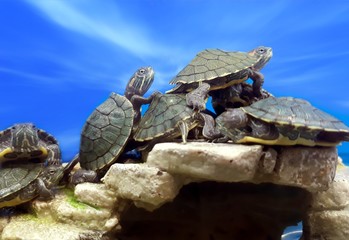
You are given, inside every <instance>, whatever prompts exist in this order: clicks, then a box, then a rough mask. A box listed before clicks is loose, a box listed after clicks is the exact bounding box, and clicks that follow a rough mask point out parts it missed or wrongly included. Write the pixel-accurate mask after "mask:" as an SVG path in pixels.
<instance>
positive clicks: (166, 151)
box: [147, 142, 262, 182]
mask: <svg viewBox="0 0 349 240" xmlns="http://www.w3.org/2000/svg"><path fill="white" fill-rule="evenodd" d="M261 155H262V146H261V145H241V144H221V143H203V142H190V143H187V144H183V143H159V144H156V145H155V146H154V148H153V150H152V151H151V152H150V153H149V155H148V158H147V164H148V165H150V166H155V167H158V168H160V169H162V170H164V171H166V172H169V173H172V174H180V175H184V176H186V177H188V178H193V179H204V180H214V181H224V182H239V181H246V180H251V179H252V178H253V176H254V174H255V172H256V170H257V166H258V162H259V159H260V157H261Z"/></svg>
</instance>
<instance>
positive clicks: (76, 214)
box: [32, 190, 119, 231]
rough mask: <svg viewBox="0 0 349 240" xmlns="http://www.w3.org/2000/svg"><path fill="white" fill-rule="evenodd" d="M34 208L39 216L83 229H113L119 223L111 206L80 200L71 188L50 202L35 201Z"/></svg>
mask: <svg viewBox="0 0 349 240" xmlns="http://www.w3.org/2000/svg"><path fill="white" fill-rule="evenodd" d="M96 198H98V197H97V196H96ZM32 209H33V211H34V212H35V213H36V215H37V216H40V217H42V218H45V217H46V218H50V219H51V220H52V221H56V222H60V223H65V224H68V225H75V226H78V227H80V228H82V229H89V230H100V231H111V230H115V229H116V228H117V225H118V223H119V221H118V218H117V216H116V213H114V212H113V211H111V210H110V209H109V208H101V207H95V206H92V205H89V204H86V203H83V202H79V201H78V200H77V199H76V198H75V196H74V195H73V193H72V192H70V191H69V190H66V191H65V192H60V193H59V194H57V195H56V197H55V198H54V199H53V200H51V201H48V202H41V201H38V200H35V201H33V203H32Z"/></svg>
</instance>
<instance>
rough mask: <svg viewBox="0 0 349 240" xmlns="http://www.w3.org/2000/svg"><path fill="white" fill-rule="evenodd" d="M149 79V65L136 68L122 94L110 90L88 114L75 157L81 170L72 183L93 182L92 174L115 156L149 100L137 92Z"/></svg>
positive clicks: (146, 86) (108, 163) (103, 168)
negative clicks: (106, 97)
mask: <svg viewBox="0 0 349 240" xmlns="http://www.w3.org/2000/svg"><path fill="white" fill-rule="evenodd" d="M153 78H154V71H153V69H152V68H151V67H146V68H140V69H138V70H137V71H136V72H135V74H134V75H133V76H132V77H131V78H130V80H129V82H128V84H127V87H126V90H125V95H126V96H121V95H119V94H116V93H111V94H110V96H109V98H108V99H107V100H106V101H104V102H103V103H102V104H101V105H99V106H98V107H97V108H96V109H95V110H94V111H93V112H92V114H91V115H90V116H89V117H88V119H87V121H86V123H85V125H84V127H83V129H82V133H81V141H80V152H79V157H78V158H79V161H80V165H81V167H82V168H83V169H82V171H79V172H77V173H76V174H75V176H73V179H75V180H73V184H74V183H79V182H82V181H91V179H93V180H92V181H94V180H95V174H98V175H99V176H101V175H102V174H104V172H105V171H106V170H107V168H108V167H109V166H110V165H111V164H113V163H114V162H115V161H116V160H117V159H118V157H119V156H120V154H121V153H122V152H123V150H124V148H125V146H126V144H127V142H128V140H129V138H130V136H131V133H132V128H133V126H134V124H135V122H136V121H138V118H139V117H140V107H141V105H142V104H144V103H146V102H149V101H151V98H152V96H151V97H149V98H143V97H142V96H141V95H139V94H142V95H143V94H144V93H145V92H146V90H148V89H149V87H150V85H151V83H152V82H153ZM84 170H87V171H84ZM88 170H90V171H88Z"/></svg>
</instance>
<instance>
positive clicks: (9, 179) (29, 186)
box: [0, 161, 77, 208]
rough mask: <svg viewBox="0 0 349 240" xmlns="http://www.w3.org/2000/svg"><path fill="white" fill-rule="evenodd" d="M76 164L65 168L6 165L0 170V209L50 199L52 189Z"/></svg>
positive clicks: (42, 165) (60, 166) (39, 164)
mask: <svg viewBox="0 0 349 240" xmlns="http://www.w3.org/2000/svg"><path fill="white" fill-rule="evenodd" d="M76 163H77V161H72V162H70V163H69V164H67V165H66V166H65V167H63V166H62V165H49V166H45V164H43V163H26V164H17V163H10V164H6V166H4V167H2V168H0V176H1V178H0V208H3V207H12V206H17V205H20V204H22V203H25V202H28V201H31V200H33V199H34V198H36V197H38V198H39V199H40V200H49V199H52V198H53V196H54V195H53V192H52V190H53V188H54V187H55V186H58V185H60V181H61V180H62V179H63V178H64V177H65V176H66V175H68V174H70V171H71V170H72V168H73V167H74V166H75V164H76Z"/></svg>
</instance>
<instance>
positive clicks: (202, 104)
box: [186, 82, 210, 111]
mask: <svg viewBox="0 0 349 240" xmlns="http://www.w3.org/2000/svg"><path fill="white" fill-rule="evenodd" d="M209 90H210V84H208V83H202V82H200V83H199V86H198V87H197V88H196V89H195V90H193V91H191V92H189V93H187V95H186V101H187V105H188V106H190V107H192V108H193V109H194V110H198V111H203V110H205V109H206V98H207V97H208V92H209Z"/></svg>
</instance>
